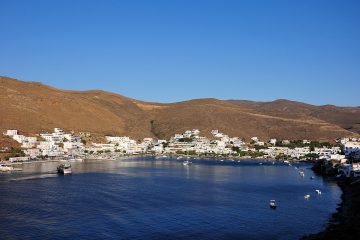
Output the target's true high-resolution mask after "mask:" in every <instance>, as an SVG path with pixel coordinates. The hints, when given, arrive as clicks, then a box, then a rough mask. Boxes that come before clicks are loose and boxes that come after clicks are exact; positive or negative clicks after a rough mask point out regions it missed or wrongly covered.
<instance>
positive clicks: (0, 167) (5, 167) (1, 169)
mask: <svg viewBox="0 0 360 240" xmlns="http://www.w3.org/2000/svg"><path fill="white" fill-rule="evenodd" d="M12 170H14V168H13V167H12V166H8V165H4V164H1V165H0V172H8V171H12Z"/></svg>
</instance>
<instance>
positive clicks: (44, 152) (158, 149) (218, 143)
mask: <svg viewBox="0 0 360 240" xmlns="http://www.w3.org/2000/svg"><path fill="white" fill-rule="evenodd" d="M4 135H5V136H7V137H9V138H12V139H13V140H15V141H16V142H18V143H19V144H21V148H20V149H16V148H8V147H6V146H5V147H2V148H1V149H0V151H2V152H8V156H7V157H6V159H3V160H5V161H9V162H26V161H36V160H54V159H84V158H91V159H109V158H116V157H119V156H129V155H145V154H151V155H158V156H163V155H167V156H170V155H176V156H193V157H208V158H213V157H222V158H259V159H275V160H283V161H284V160H298V161H301V160H314V159H323V160H326V161H329V162H330V161H331V162H334V161H335V162H338V163H339V164H341V165H344V166H348V165H346V164H348V163H349V160H351V161H352V162H356V161H357V160H359V159H360V139H357V138H351V139H350V138H342V139H337V140H336V144H331V143H328V142H317V141H309V140H296V141H290V140H278V139H270V140H269V141H266V142H264V141H261V139H259V138H258V137H252V138H251V141H250V142H245V141H244V139H242V138H239V137H229V136H228V135H226V134H225V133H222V132H221V131H219V130H212V131H211V135H212V138H207V137H204V136H201V135H200V131H199V130H198V129H193V130H188V131H185V132H184V133H182V134H175V135H174V136H172V137H171V138H170V139H169V140H165V139H153V138H144V139H143V140H142V141H136V140H133V139H131V138H130V137H127V136H106V137H105V139H106V143H96V142H89V140H88V139H91V133H89V132H80V133H79V134H78V135H75V134H74V133H72V132H65V131H63V130H62V129H60V128H55V129H54V131H53V132H52V133H40V134H38V135H37V136H35V137H34V136H24V135H22V134H20V133H19V132H18V131H17V130H7V131H6V132H5V133H4ZM351 166H352V165H351ZM352 168H353V167H351V169H349V167H347V168H346V171H348V172H349V171H352ZM354 169H355V167H354ZM355 170H356V169H355ZM347 174H350V173H347Z"/></svg>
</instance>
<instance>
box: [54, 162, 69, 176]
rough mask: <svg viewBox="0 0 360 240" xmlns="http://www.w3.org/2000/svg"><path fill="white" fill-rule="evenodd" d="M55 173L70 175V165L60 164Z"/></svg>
mask: <svg viewBox="0 0 360 240" xmlns="http://www.w3.org/2000/svg"><path fill="white" fill-rule="evenodd" d="M57 172H58V173H59V174H64V175H65V174H70V173H72V170H71V164H70V163H65V164H60V165H59V166H58V167H57Z"/></svg>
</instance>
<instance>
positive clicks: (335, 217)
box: [301, 170, 360, 240]
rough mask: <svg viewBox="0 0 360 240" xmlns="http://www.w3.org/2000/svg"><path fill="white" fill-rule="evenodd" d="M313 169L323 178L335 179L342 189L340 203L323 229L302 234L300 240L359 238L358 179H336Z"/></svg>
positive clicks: (359, 200) (359, 206) (359, 193)
mask: <svg viewBox="0 0 360 240" xmlns="http://www.w3.org/2000/svg"><path fill="white" fill-rule="evenodd" d="M313 171H314V172H316V173H318V174H320V175H321V176H322V177H323V178H327V179H329V180H333V181H336V183H337V185H338V186H339V187H340V189H341V191H342V194H341V203H340V204H339V205H338V207H337V208H336V212H334V213H333V214H332V215H331V217H330V219H329V222H328V224H327V226H326V228H325V229H324V230H322V231H321V232H319V233H315V234H310V235H306V236H303V237H302V238H301V240H325V239H334V240H337V239H341V240H348V239H349V240H350V239H360V181H359V180H354V179H345V180H341V179H336V178H334V177H333V176H328V175H326V174H321V173H319V172H317V171H316V170H313Z"/></svg>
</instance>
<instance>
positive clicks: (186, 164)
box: [182, 160, 192, 166]
mask: <svg viewBox="0 0 360 240" xmlns="http://www.w3.org/2000/svg"><path fill="white" fill-rule="evenodd" d="M182 164H183V165H184V166H189V165H191V164H192V162H190V161H189V160H186V161H183V163H182Z"/></svg>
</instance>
